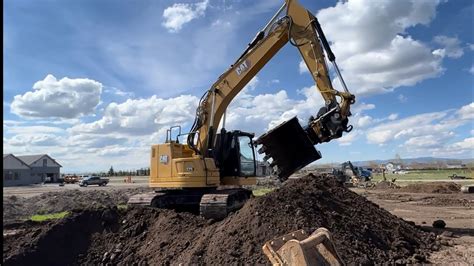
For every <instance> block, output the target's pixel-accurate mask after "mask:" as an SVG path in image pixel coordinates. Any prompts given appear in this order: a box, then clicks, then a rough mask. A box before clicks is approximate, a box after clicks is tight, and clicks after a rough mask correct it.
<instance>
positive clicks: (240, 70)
mask: <svg viewBox="0 0 474 266" xmlns="http://www.w3.org/2000/svg"><path fill="white" fill-rule="evenodd" d="M249 68H250V60H248V59H247V60H245V61H244V62H242V64H240V65H239V66H238V67H237V68H236V69H235V72H236V73H237V75H239V76H240V74H242V73H244V72H245V71H247V70H248V69H249Z"/></svg>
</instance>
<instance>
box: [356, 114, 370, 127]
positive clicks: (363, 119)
mask: <svg viewBox="0 0 474 266" xmlns="http://www.w3.org/2000/svg"><path fill="white" fill-rule="evenodd" d="M355 117H356V118H357V119H355V125H356V127H358V128H359V127H362V128H364V127H367V126H369V125H371V124H372V122H373V118H372V117H371V116H368V115H364V116H355Z"/></svg>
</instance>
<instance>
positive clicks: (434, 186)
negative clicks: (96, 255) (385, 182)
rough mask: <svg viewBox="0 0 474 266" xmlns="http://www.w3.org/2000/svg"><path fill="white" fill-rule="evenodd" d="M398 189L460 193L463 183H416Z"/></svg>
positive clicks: (417, 191)
mask: <svg viewBox="0 0 474 266" xmlns="http://www.w3.org/2000/svg"><path fill="white" fill-rule="evenodd" d="M398 191H400V192H411V193H458V192H459V191H461V185H459V184H456V183H453V182H430V183H415V184H409V185H408V186H406V187H401V188H399V189H398Z"/></svg>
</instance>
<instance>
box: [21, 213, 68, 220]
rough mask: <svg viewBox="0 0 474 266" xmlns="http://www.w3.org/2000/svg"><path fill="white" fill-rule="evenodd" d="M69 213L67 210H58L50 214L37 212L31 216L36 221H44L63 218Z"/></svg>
mask: <svg viewBox="0 0 474 266" xmlns="http://www.w3.org/2000/svg"><path fill="white" fill-rule="evenodd" d="M68 215H69V212H68V211H65V212H57V213H50V214H36V215H33V216H31V217H30V220H32V221H35V222H42V221H47V220H53V219H62V218H64V217H66V216H68Z"/></svg>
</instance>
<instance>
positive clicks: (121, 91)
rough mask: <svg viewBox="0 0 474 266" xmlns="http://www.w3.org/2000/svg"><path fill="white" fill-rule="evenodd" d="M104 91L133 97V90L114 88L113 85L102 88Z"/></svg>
mask: <svg viewBox="0 0 474 266" xmlns="http://www.w3.org/2000/svg"><path fill="white" fill-rule="evenodd" d="M104 92H106V93H111V94H114V95H117V96H121V97H133V96H134V93H133V92H130V91H125V90H121V89H119V88H115V87H108V86H107V87H105V88H104Z"/></svg>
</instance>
